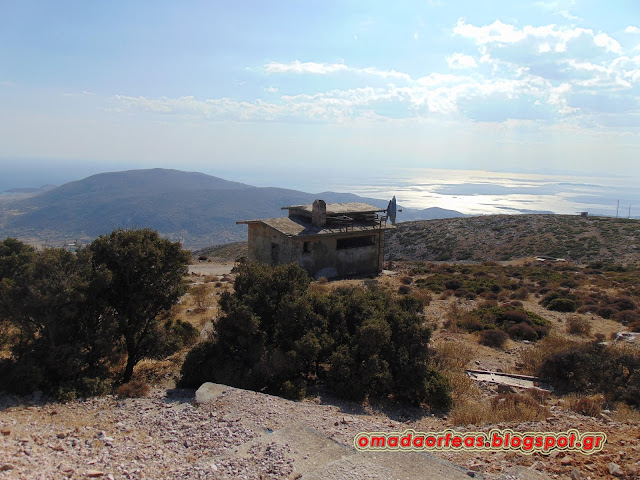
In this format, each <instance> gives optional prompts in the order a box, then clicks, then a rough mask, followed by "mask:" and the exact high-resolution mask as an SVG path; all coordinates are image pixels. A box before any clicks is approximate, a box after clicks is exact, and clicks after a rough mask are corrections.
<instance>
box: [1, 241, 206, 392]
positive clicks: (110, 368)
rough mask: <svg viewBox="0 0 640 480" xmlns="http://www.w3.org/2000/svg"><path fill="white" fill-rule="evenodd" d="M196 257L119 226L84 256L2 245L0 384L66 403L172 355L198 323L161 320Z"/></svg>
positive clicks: (191, 335)
mask: <svg viewBox="0 0 640 480" xmlns="http://www.w3.org/2000/svg"><path fill="white" fill-rule="evenodd" d="M188 259H189V254H188V252H186V251H184V250H182V248H181V247H180V244H178V243H173V242H170V241H168V240H164V239H161V238H160V237H159V235H158V234H157V232H154V231H152V230H149V229H143V230H116V231H114V232H112V234H111V235H108V236H103V237H99V238H98V239H96V240H95V241H94V242H92V243H91V244H90V245H89V246H87V247H86V248H81V249H79V250H78V251H77V253H76V254H73V253H70V252H67V251H65V250H64V249H56V248H53V249H45V250H43V251H40V252H34V251H33V249H32V248H31V247H27V246H26V245H24V244H21V242H18V241H17V240H15V239H7V240H5V241H3V242H0V273H1V274H2V278H1V280H0V323H1V325H0V328H1V327H6V326H9V327H10V328H11V331H12V338H11V339H10V341H9V342H10V343H9V345H8V347H9V350H10V353H11V356H10V357H9V358H5V359H4V360H3V362H2V366H1V368H0V382H1V383H2V385H3V386H6V388H8V389H11V390H13V391H15V392H17V393H29V392H32V391H34V390H41V391H43V392H44V393H46V394H50V395H54V396H56V397H58V398H60V399H71V398H75V397H86V396H92V395H100V394H104V393H107V392H108V391H109V390H110V389H111V388H112V386H113V385H114V384H115V383H116V382H117V381H118V376H119V374H120V373H121V372H122V370H123V366H124V363H125V359H126V366H124V377H125V381H126V380H127V379H128V377H130V374H131V373H132V372H133V367H134V366H135V364H136V363H137V362H138V361H139V360H140V359H141V358H143V357H149V356H159V355H164V354H169V353H173V351H175V349H176V348H180V347H181V346H183V345H185V344H188V343H189V342H191V341H193V340H194V339H195V333H196V332H195V330H194V329H193V327H191V326H190V325H187V324H183V323H182V322H172V321H167V322H165V323H164V324H162V325H161V324H160V319H161V318H162V316H163V315H164V314H166V312H167V311H168V310H169V309H170V307H171V306H172V305H173V304H174V303H175V302H176V301H177V300H178V298H179V297H180V296H181V295H182V293H183V292H184V285H183V276H184V274H185V272H186V266H185V262H186V261H188Z"/></svg>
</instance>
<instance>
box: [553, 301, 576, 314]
mask: <svg viewBox="0 0 640 480" xmlns="http://www.w3.org/2000/svg"><path fill="white" fill-rule="evenodd" d="M547 309H548V310H554V311H556V312H575V311H576V302H575V300H572V299H570V298H555V299H553V300H551V301H550V302H549V303H548V304H547Z"/></svg>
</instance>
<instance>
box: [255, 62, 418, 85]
mask: <svg viewBox="0 0 640 480" xmlns="http://www.w3.org/2000/svg"><path fill="white" fill-rule="evenodd" d="M264 68H265V71H266V72H267V73H281V74H282V73H284V74H286V73H295V74H310V75H329V74H332V73H339V72H349V73H356V74H365V75H372V76H376V77H380V78H384V79H397V80H404V81H411V76H410V75H408V74H406V73H402V72H397V71H395V70H380V69H377V68H372V67H366V68H356V67H349V66H347V65H345V64H343V63H315V62H304V63H303V62H300V61H299V60H294V61H293V62H290V63H274V62H272V63H268V64H267V65H265V67H264Z"/></svg>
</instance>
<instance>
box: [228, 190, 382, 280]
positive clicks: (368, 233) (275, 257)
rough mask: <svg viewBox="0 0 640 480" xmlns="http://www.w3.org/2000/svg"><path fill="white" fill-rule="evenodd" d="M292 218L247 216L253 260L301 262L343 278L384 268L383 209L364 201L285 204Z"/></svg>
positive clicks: (320, 273)
mask: <svg viewBox="0 0 640 480" xmlns="http://www.w3.org/2000/svg"><path fill="white" fill-rule="evenodd" d="M283 208H284V209H287V210H289V217H280V218H270V219H262V220H247V221H242V222H238V223H246V224H248V226H249V261H250V262H259V263H265V264H270V265H279V264H287V263H297V264H299V265H300V266H301V267H302V268H304V269H305V270H306V271H307V272H308V273H309V274H310V275H312V276H314V277H316V278H318V277H327V278H332V277H343V276H348V275H359V274H375V273H377V272H379V271H381V270H382V260H383V252H384V232H385V230H387V229H388V228H390V227H388V226H387V224H386V217H384V216H381V215H379V213H382V212H384V210H380V209H377V208H376V207H373V206H371V205H367V204H361V203H352V204H349V203H341V204H325V202H324V201H322V200H316V201H315V202H314V204H313V205H299V206H293V207H283Z"/></svg>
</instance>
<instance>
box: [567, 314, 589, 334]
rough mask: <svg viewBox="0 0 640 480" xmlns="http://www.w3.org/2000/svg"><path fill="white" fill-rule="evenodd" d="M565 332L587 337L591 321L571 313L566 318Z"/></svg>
mask: <svg viewBox="0 0 640 480" xmlns="http://www.w3.org/2000/svg"><path fill="white" fill-rule="evenodd" d="M567 333H569V334H571V335H579V336H581V337H588V336H589V335H591V322H590V321H589V320H587V319H586V318H583V317H580V316H578V315H571V316H570V317H568V318H567Z"/></svg>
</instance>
